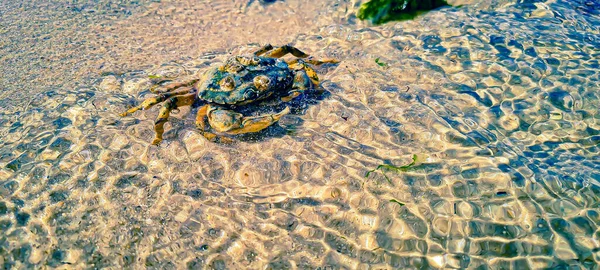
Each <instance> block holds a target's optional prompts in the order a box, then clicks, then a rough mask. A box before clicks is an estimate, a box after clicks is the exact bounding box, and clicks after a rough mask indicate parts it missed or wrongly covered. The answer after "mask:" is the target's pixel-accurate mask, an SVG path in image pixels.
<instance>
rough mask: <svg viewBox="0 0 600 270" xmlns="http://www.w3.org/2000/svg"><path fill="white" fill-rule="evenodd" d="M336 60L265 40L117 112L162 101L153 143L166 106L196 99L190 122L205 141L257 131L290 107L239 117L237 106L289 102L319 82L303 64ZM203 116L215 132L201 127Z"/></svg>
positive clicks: (169, 108) (156, 141)
mask: <svg viewBox="0 0 600 270" xmlns="http://www.w3.org/2000/svg"><path fill="white" fill-rule="evenodd" d="M288 53H290V54H292V55H293V56H295V57H296V58H294V59H292V60H290V61H284V60H282V59H280V58H281V57H283V56H284V55H286V54H288ZM338 62H339V61H337V60H335V59H321V60H317V59H314V58H312V57H310V56H309V55H307V54H306V53H304V52H302V51H300V50H299V49H297V48H295V47H292V46H288V45H285V46H281V47H278V48H274V47H273V46H271V45H269V44H267V45H265V46H263V47H261V48H260V49H259V50H257V51H256V52H254V53H253V54H251V55H238V56H233V57H230V58H229V59H228V60H227V61H226V62H225V63H224V64H223V65H221V66H219V67H215V68H212V69H209V70H207V71H206V72H205V73H204V75H202V76H201V78H192V79H190V80H187V81H184V82H178V83H171V84H167V85H164V86H162V87H160V89H158V90H155V91H154V92H157V93H158V95H156V96H154V97H151V98H148V99H146V100H144V101H143V102H142V103H141V104H140V105H138V106H135V107H133V108H131V109H129V110H127V111H126V112H124V113H121V114H120V116H121V117H124V116H127V115H130V114H133V113H134V112H136V111H138V110H147V109H149V108H151V107H152V106H154V105H156V104H159V103H162V102H164V105H163V107H162V108H161V109H160V112H159V114H158V117H157V118H156V121H155V123H154V130H155V132H156V137H155V138H154V140H153V141H152V144H154V145H158V144H159V143H160V142H161V141H162V139H163V133H164V124H165V123H166V122H167V120H168V118H169V115H170V113H171V111H172V110H175V109H177V108H178V107H181V106H192V105H194V104H197V103H201V104H202V106H201V107H200V108H199V109H198V113H197V116H196V126H197V127H198V129H200V131H201V132H202V133H203V135H204V137H206V138H207V139H209V140H217V139H220V138H227V137H228V135H237V134H244V133H253V132H259V131H261V130H264V129H266V128H267V127H269V126H271V125H273V124H275V123H277V122H278V121H279V119H281V117H282V116H284V115H286V114H288V113H289V112H290V108H289V107H287V106H286V107H285V108H284V109H283V110H281V111H279V112H276V113H268V114H264V115H258V116H245V115H243V114H242V113H241V112H240V110H239V108H240V107H243V106H245V105H248V106H250V105H254V104H256V105H257V106H265V105H264V104H263V103H261V102H259V101H265V100H268V99H271V100H273V101H278V102H289V101H291V100H292V99H294V98H296V97H298V96H300V95H301V94H302V93H303V92H305V91H307V90H310V89H314V88H315V87H317V86H319V77H318V76H317V73H316V72H315V71H314V70H313V69H312V68H311V67H310V66H309V65H308V64H312V65H321V64H324V63H338ZM266 106H269V105H266ZM206 119H208V124H209V125H210V127H211V128H212V131H214V132H215V133H216V134H215V133H212V132H208V131H207V130H206V129H207V126H206Z"/></svg>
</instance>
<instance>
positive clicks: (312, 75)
mask: <svg viewBox="0 0 600 270" xmlns="http://www.w3.org/2000/svg"><path fill="white" fill-rule="evenodd" d="M288 64H289V65H290V68H292V69H296V70H298V72H306V75H308V78H309V79H310V81H311V82H312V83H313V84H314V85H315V86H318V85H319V76H318V75H317V72H316V71H315V70H314V69H313V68H311V67H310V66H309V65H307V64H306V63H305V62H304V60H302V59H298V58H296V59H294V60H292V61H290V62H289V63H288ZM297 78H298V76H296V78H295V80H297ZM295 80H294V81H295Z"/></svg>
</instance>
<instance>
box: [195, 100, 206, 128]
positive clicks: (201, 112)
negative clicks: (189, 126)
mask: <svg viewBox="0 0 600 270" xmlns="http://www.w3.org/2000/svg"><path fill="white" fill-rule="evenodd" d="M208 106H209V105H208V104H207V105H204V106H202V107H200V109H198V114H196V126H197V127H198V129H200V130H202V131H204V129H205V128H206V124H205V123H204V118H206V111H207V110H208Z"/></svg>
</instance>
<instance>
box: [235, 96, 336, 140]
mask: <svg viewBox="0 0 600 270" xmlns="http://www.w3.org/2000/svg"><path fill="white" fill-rule="evenodd" d="M330 96H331V92H329V91H328V90H326V89H324V88H322V87H320V88H319V89H317V90H311V91H307V92H305V93H303V94H301V95H300V96H298V97H296V98H294V99H293V100H291V101H289V102H276V103H275V102H273V101H267V102H260V103H256V104H248V105H245V106H240V107H237V108H236V111H237V112H240V113H242V114H243V115H245V116H256V115H265V114H273V113H277V112H280V111H282V110H284V109H285V108H286V107H288V108H289V109H290V113H289V114H287V115H285V116H284V117H283V118H282V119H281V120H280V121H278V122H277V123H275V124H273V125H271V126H269V127H268V128H266V129H264V130H261V131H259V132H255V133H246V134H240V135H229V136H228V137H229V138H231V139H234V140H236V141H242V142H262V141H265V140H268V139H271V138H282V137H284V136H285V135H293V134H294V133H295V131H296V129H297V128H298V127H300V126H302V125H303V123H304V120H302V118H301V117H298V116H300V115H303V114H305V113H306V111H307V110H308V109H309V108H310V107H311V106H315V105H317V104H319V103H320V102H321V101H322V100H325V99H327V98H328V97H330ZM282 120H284V121H282ZM282 122H284V123H285V124H282Z"/></svg>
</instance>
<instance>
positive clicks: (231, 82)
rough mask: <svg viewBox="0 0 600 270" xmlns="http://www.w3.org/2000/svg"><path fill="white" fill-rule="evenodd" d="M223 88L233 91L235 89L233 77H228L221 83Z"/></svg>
mask: <svg viewBox="0 0 600 270" xmlns="http://www.w3.org/2000/svg"><path fill="white" fill-rule="evenodd" d="M219 85H220V86H221V88H225V89H233V88H234V87H235V80H234V79H233V78H232V77H231V76H227V77H225V78H223V79H221V81H220V82H219Z"/></svg>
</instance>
